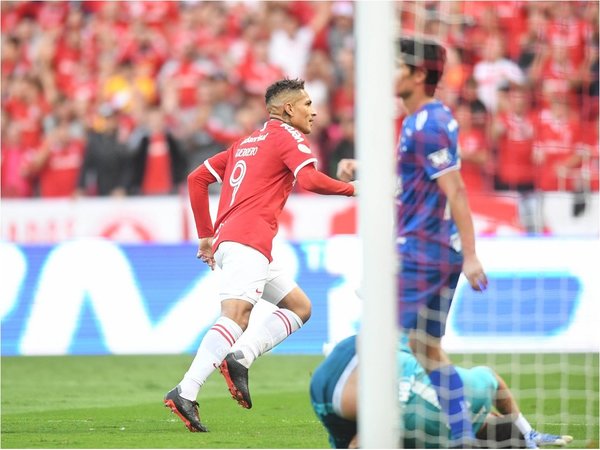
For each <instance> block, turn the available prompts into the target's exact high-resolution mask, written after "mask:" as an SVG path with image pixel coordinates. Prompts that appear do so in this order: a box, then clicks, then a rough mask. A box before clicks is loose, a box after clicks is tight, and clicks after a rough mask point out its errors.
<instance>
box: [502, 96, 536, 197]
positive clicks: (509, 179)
mask: <svg viewBox="0 0 600 450" xmlns="http://www.w3.org/2000/svg"><path fill="white" fill-rule="evenodd" d="M508 100H509V101H508V102H507V105H508V109H507V110H506V111H502V112H500V113H499V114H498V115H497V116H495V117H494V120H493V123H492V129H491V133H492V139H493V142H494V144H495V146H496V152H497V153H496V177H495V187H496V189H497V190H501V191H504V190H516V191H519V192H529V191H532V190H533V188H534V177H535V165H534V163H533V143H534V139H535V118H534V114H533V113H531V112H530V103H531V96H530V95H529V94H528V92H527V90H526V89H525V88H521V87H518V86H512V87H511V89H510V91H509V94H508Z"/></svg>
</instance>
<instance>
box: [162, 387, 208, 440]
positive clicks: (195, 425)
mask: <svg viewBox="0 0 600 450" xmlns="http://www.w3.org/2000/svg"><path fill="white" fill-rule="evenodd" d="M180 394H181V388H180V387H179V386H175V387H174V388H173V389H171V390H170V391H169V392H167V395H165V399H164V400H163V403H164V404H165V406H166V407H167V408H170V409H171V411H173V412H174V413H175V414H177V415H178V416H179V418H180V419H181V420H183V423H184V424H185V426H186V427H187V429H188V430H190V431H191V432H192V433H198V432H206V431H208V430H207V429H206V427H205V426H204V425H202V423H200V416H199V415H198V402H195V401H194V402H193V401H191V400H188V399H186V398H183V397H182V396H181V395H180Z"/></svg>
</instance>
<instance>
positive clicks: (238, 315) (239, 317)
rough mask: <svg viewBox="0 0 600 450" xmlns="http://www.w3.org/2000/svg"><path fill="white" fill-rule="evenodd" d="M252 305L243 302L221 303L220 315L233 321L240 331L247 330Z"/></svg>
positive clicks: (230, 301)
mask: <svg viewBox="0 0 600 450" xmlns="http://www.w3.org/2000/svg"><path fill="white" fill-rule="evenodd" d="M252 307H253V305H252V304H251V303H249V302H247V301H245V300H235V299H232V300H225V301H223V302H221V315H223V316H225V317H227V318H229V319H231V320H233V321H234V322H235V323H237V324H238V325H239V327H240V328H241V329H242V330H245V329H246V328H248V322H249V321H250V313H251V312H252Z"/></svg>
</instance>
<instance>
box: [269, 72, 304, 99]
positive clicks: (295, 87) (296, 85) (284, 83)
mask: <svg viewBox="0 0 600 450" xmlns="http://www.w3.org/2000/svg"><path fill="white" fill-rule="evenodd" d="M302 89H304V80H301V79H300V78H295V79H293V80H291V79H289V78H285V79H283V80H279V81H276V82H275V83H273V84H272V85H271V86H269V87H268V88H267V91H266V93H265V103H266V104H267V105H268V104H269V103H270V102H271V100H272V99H274V98H275V97H277V96H278V95H279V94H281V93H282V92H285V91H300V90H302Z"/></svg>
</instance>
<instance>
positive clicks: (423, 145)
mask: <svg viewBox="0 0 600 450" xmlns="http://www.w3.org/2000/svg"><path fill="white" fill-rule="evenodd" d="M457 131H458V125H456V121H455V120H454V119H452V121H450V122H449V123H448V124H443V123H431V122H430V123H428V124H427V125H425V127H424V128H423V129H422V130H420V131H418V132H416V133H415V135H414V139H415V145H416V149H417V154H418V157H419V158H421V161H422V164H423V166H424V168H425V172H426V173H427V175H428V176H429V178H430V179H432V180H433V179H436V178H438V177H440V176H442V175H443V174H445V173H446V172H450V171H452V170H459V169H460V157H459V154H458V145H457V137H458V133H457Z"/></svg>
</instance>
